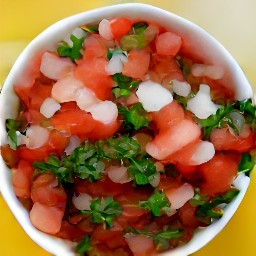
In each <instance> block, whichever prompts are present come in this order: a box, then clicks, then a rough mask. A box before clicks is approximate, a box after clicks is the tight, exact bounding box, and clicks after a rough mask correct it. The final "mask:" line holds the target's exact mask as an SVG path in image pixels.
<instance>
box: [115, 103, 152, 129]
mask: <svg viewBox="0 0 256 256" xmlns="http://www.w3.org/2000/svg"><path fill="white" fill-rule="evenodd" d="M118 112H119V114H122V115H123V116H124V127H125V128H128V129H135V130H139V129H141V128H142V127H146V126H148V125H149V122H150V119H149V116H148V113H147V111H146V110H145V109H144V108H143V106H142V104H141V103H140V102H138V103H136V104H134V105H132V107H131V108H130V109H128V108H127V107H125V106H119V107H118Z"/></svg>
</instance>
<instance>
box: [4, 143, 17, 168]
mask: <svg viewBox="0 0 256 256" xmlns="http://www.w3.org/2000/svg"><path fill="white" fill-rule="evenodd" d="M0 153H1V156H2V158H3V159H4V162H5V164H6V165H7V166H8V167H9V168H13V167H14V166H16V164H17V163H18V161H19V158H18V154H17V151H16V150H13V149H11V148H10V146H9V145H4V146H1V147H0Z"/></svg>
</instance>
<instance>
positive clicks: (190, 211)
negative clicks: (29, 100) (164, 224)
mask: <svg viewBox="0 0 256 256" xmlns="http://www.w3.org/2000/svg"><path fill="white" fill-rule="evenodd" d="M196 211H197V208H196V207H194V206H192V205H191V204H190V203H189V202H188V203H186V204H184V205H183V206H182V207H181V208H180V209H179V217H180V219H181V222H182V224H183V225H184V226H185V227H193V228H197V227H199V225H200V223H199V221H198V219H197V218H196Z"/></svg>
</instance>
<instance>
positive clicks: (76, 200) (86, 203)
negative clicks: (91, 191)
mask: <svg viewBox="0 0 256 256" xmlns="http://www.w3.org/2000/svg"><path fill="white" fill-rule="evenodd" d="M91 201H92V198H91V196H90V195H88V194H80V195H79V196H75V195H74V196H73V198H72V202H73V204H74V206H75V207H76V209H78V210H80V211H88V210H90V209H91V208H90V204H91Z"/></svg>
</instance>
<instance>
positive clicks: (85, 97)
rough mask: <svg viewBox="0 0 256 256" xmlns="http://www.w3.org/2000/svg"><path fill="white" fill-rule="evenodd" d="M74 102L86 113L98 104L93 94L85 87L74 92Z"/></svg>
mask: <svg viewBox="0 0 256 256" xmlns="http://www.w3.org/2000/svg"><path fill="white" fill-rule="evenodd" d="M75 101H76V103H77V105H78V107H79V108H80V109H82V110H84V111H87V112H88V111H89V109H90V107H91V106H92V105H94V104H96V103H98V102H100V101H99V99H98V98H97V97H96V95H95V93H94V92H93V91H92V90H90V89H89V88H87V87H84V88H82V89H79V90H77V91H76V95H75Z"/></svg>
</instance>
